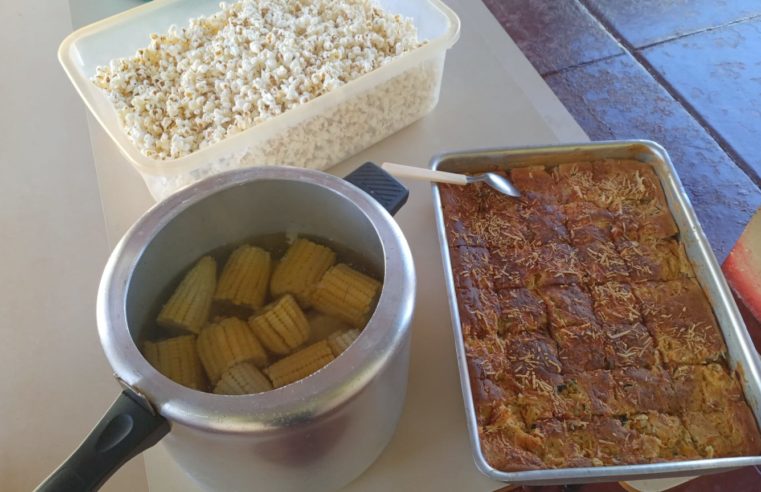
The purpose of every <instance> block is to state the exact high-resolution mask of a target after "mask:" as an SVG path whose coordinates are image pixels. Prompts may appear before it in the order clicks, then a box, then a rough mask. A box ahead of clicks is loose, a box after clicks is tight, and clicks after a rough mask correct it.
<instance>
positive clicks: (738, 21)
mask: <svg viewBox="0 0 761 492" xmlns="http://www.w3.org/2000/svg"><path fill="white" fill-rule="evenodd" d="M584 7H586V5H584ZM590 14H592V12H591V11H590ZM759 18H761V14H757V15H750V16H748V17H743V18H742V19H736V20H733V21H731V22H727V23H726V24H720V25H718V26H711V27H706V28H703V29H698V30H697V31H690V32H685V33H683V34H677V35H675V36H670V37H667V38H663V39H659V40H658V41H653V42H652V43H650V44H645V45H642V46H640V47H639V48H634V49H636V50H638V51H642V50H646V49H648V48H652V47H654V46H660V45H662V44H666V43H669V42H671V41H675V40H677V39H681V38H688V37H691V36H695V35H696V34H703V33H704V32H711V31H716V30H719V29H724V28H725V27H731V26H736V25H737V24H743V23H745V22H749V21H753V20H758V19H759ZM598 22H599V21H598ZM606 29H607V28H606ZM632 47H633V46H632Z"/></svg>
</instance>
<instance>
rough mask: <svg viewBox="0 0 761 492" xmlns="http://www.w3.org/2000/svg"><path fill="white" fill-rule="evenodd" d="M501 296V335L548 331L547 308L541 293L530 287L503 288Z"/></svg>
mask: <svg viewBox="0 0 761 492" xmlns="http://www.w3.org/2000/svg"><path fill="white" fill-rule="evenodd" d="M497 296H498V298H499V313H500V323H499V324H500V335H503V336H506V335H518V334H520V333H523V332H527V331H540V332H546V330H547V308H546V306H545V305H544V301H543V300H542V298H541V297H539V295H537V294H536V293H534V292H532V291H531V290H529V289H524V288H519V289H503V290H501V291H499V292H498V293H497Z"/></svg>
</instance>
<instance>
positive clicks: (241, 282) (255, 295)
mask: <svg viewBox="0 0 761 492" xmlns="http://www.w3.org/2000/svg"><path fill="white" fill-rule="evenodd" d="M270 261H271V259H270V254H269V252H268V251H265V250H263V249H261V248H257V247H254V246H249V245H247V244H244V245H243V246H241V247H239V248H237V249H236V250H235V251H233V252H232V254H230V258H228V260H227V263H225V267H224V268H223V269H222V274H221V275H220V277H219V283H218V284H217V290H216V292H215V293H214V300H215V301H222V302H228V303H230V304H234V305H236V306H246V307H248V308H251V309H260V308H261V307H262V306H264V300H265V298H266V296H267V287H268V285H269V281H270Z"/></svg>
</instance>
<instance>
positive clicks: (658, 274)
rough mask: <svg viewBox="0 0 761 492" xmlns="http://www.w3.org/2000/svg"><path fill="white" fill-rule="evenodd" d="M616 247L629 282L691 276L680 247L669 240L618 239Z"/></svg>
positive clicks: (690, 268)
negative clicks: (626, 267) (626, 268)
mask: <svg viewBox="0 0 761 492" xmlns="http://www.w3.org/2000/svg"><path fill="white" fill-rule="evenodd" d="M616 248H617V249H618V253H619V254H620V255H621V258H623V260H624V261H625V262H626V264H627V265H628V267H629V277H630V278H631V281H632V282H647V281H667V280H676V279H680V278H684V277H688V276H694V275H693V273H692V267H691V266H690V263H689V261H688V260H687V256H686V255H685V253H684V249H683V248H682V245H681V244H679V242H677V241H675V240H673V239H655V238H648V239H645V240H642V241H629V240H625V239H623V240H618V241H616Z"/></svg>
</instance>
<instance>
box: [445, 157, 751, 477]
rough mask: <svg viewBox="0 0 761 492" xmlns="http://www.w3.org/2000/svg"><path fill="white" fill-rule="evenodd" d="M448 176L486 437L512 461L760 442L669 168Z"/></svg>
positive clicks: (741, 451)
mask: <svg viewBox="0 0 761 492" xmlns="http://www.w3.org/2000/svg"><path fill="white" fill-rule="evenodd" d="M510 178H511V179H512V180H513V182H514V183H515V184H516V185H517V186H518V188H519V189H521V190H522V191H523V192H524V197H525V199H523V200H522V201H516V200H512V199H509V198H506V197H505V196H502V195H500V194H498V193H496V192H495V191H494V190H490V189H488V188H486V187H484V186H470V185H469V186H465V187H456V186H442V187H441V188H440V189H441V196H442V206H443V207H444V214H445V227H446V228H447V238H448V241H449V245H450V257H451V259H452V269H453V272H452V273H453V275H454V280H455V282H454V283H455V289H456V294H457V298H458V307H459V313H460V319H461V324H462V332H463V336H464V339H465V340H464V341H465V349H466V359H467V365H468V371H469V380H470V386H471V390H472V395H473V405H474V408H475V412H476V417H477V423H478V432H479V437H480V441H481V451H482V453H483V455H484V457H485V459H486V460H487V461H488V462H489V463H490V464H491V465H492V466H494V467H495V468H497V469H500V470H505V471H513V470H522V469H538V468H554V467H578V466H601V465H620V464H631V463H652V462H660V461H672V460H684V459H695V458H701V457H709V458H710V457H719V456H738V455H749V454H759V453H761V435H760V434H759V430H758V428H757V426H756V422H755V420H754V418H753V415H752V413H751V411H750V409H749V407H748V405H747V403H746V402H745V400H744V398H743V394H742V390H741V388H740V386H739V385H738V383H737V381H736V379H735V377H734V376H733V375H732V374H730V372H729V371H728V369H727V367H726V363H725V360H726V347H725V345H724V341H723V338H722V336H721V332H720V331H719V328H718V325H717V323H716V320H715V317H714V315H713V311H712V309H711V306H710V304H709V303H708V301H707V299H706V297H705V294H704V293H703V290H702V289H701V287H700V285H698V283H697V282H696V281H695V280H694V272H693V271H692V267H691V265H690V263H689V261H688V259H687V256H686V254H685V252H684V248H683V246H682V244H681V243H680V242H679V231H678V228H677V227H676V224H675V223H674V220H673V218H672V216H671V214H670V212H669V209H668V205H667V202H666V200H665V197H664V194H663V191H662V189H661V187H660V183H659V181H658V178H657V176H656V175H655V173H654V172H653V171H652V169H651V168H650V167H649V166H647V165H645V164H643V163H639V162H635V161H597V162H577V163H572V164H563V165H559V166H550V167H548V168H545V167H542V166H535V167H529V168H519V169H514V170H512V171H511V172H510Z"/></svg>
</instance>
